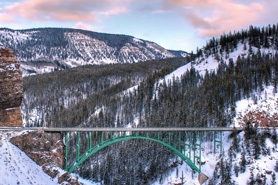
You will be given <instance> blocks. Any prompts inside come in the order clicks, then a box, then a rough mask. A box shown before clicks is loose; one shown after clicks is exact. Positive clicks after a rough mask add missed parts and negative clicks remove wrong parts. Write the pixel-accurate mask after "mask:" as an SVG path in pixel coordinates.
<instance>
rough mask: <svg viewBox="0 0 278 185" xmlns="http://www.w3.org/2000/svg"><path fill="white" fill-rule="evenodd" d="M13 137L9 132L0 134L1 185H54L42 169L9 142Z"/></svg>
mask: <svg viewBox="0 0 278 185" xmlns="http://www.w3.org/2000/svg"><path fill="white" fill-rule="evenodd" d="M12 135H15V133H11V132H0V167H1V168H0V175H1V181H0V184H1V185H14V184H21V185H29V184H37V185H45V184H47V185H52V184H53V185H54V184H58V180H57V179H56V180H53V179H52V178H51V177H50V176H48V175H47V174H45V173H44V172H43V170H42V167H41V166H39V165H37V164H36V163H35V162H34V161H32V160H31V159H30V158H29V157H28V156H27V155H26V154H25V153H24V152H22V151H21V150H20V149H19V148H17V147H16V146H14V145H13V144H11V143H10V142H9V138H10V137H11V136H12Z"/></svg>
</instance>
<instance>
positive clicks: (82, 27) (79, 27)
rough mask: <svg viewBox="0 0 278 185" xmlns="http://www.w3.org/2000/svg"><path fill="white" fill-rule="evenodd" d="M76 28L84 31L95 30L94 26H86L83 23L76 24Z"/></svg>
mask: <svg viewBox="0 0 278 185" xmlns="http://www.w3.org/2000/svg"><path fill="white" fill-rule="evenodd" d="M74 28H77V29H82V30H93V26H91V25H89V24H85V23H83V22H77V23H76V24H75V26H74Z"/></svg>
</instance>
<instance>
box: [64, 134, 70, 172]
mask: <svg viewBox="0 0 278 185" xmlns="http://www.w3.org/2000/svg"><path fill="white" fill-rule="evenodd" d="M68 136H69V132H65V145H66V147H65V170H66V171H68V152H69V144H68Z"/></svg>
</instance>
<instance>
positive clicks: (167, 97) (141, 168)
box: [22, 27, 278, 184]
mask: <svg viewBox="0 0 278 185" xmlns="http://www.w3.org/2000/svg"><path fill="white" fill-rule="evenodd" d="M258 30H260V29H257V28H252V29H250V30H248V31H243V32H242V33H239V34H237V33H236V34H234V35H232V34H231V35H228V36H227V35H224V36H222V37H221V38H220V39H212V40H211V41H210V42H208V45H207V46H205V47H204V48H202V49H198V50H197V53H196V55H192V56H191V57H188V58H187V59H188V60H189V62H190V63H185V61H184V63H183V65H184V66H183V67H180V68H178V69H177V71H174V72H173V73H170V74H169V72H170V71H172V70H167V72H165V70H164V71H163V69H162V68H160V69H158V68H153V69H152V70H151V71H152V72H151V73H148V75H143V73H141V74H140V73H137V74H135V73H127V74H126V75H123V76H122V75H119V76H118V77H117V78H116V80H115V77H114V76H109V77H107V78H102V79H101V80H103V82H101V80H97V82H98V83H96V84H94V85H92V84H93V83H91V82H94V81H96V80H94V78H93V77H92V76H90V75H89V76H88V78H83V77H82V76H83V73H77V75H76V77H78V80H79V79H80V81H78V80H69V79H75V78H67V75H66V76H64V75H61V74H62V72H57V73H53V74H52V76H50V77H49V76H48V75H49V74H48V75H39V76H34V77H28V78H25V79H26V84H28V88H26V89H25V93H26V102H25V103H24V105H23V108H22V110H23V111H25V113H24V115H26V116H25V118H24V119H25V120H30V118H31V117H33V118H34V117H35V119H34V120H31V121H30V122H29V123H31V124H30V125H40V124H42V123H43V122H44V121H45V122H48V123H49V124H50V125H52V126H80V127H127V126H129V127H229V126H230V127H231V126H233V123H234V121H235V117H236V116H237V113H239V110H240V109H238V108H239V106H240V105H239V104H240V101H246V100H248V101H253V102H254V103H255V102H257V104H260V103H264V102H269V103H270V104H269V105H268V106H266V107H271V106H273V105H274V106H276V105H277V103H273V101H277V84H278V56H277V47H278V44H277V43H278V42H277V40H278V39H277V37H278V34H277V33H278V32H277V29H276V27H274V28H271V32H270V31H268V32H265V31H264V32H263V31H261V30H260V31H258ZM262 30H263V29H262ZM268 30H269V28H268ZM168 60H169V62H171V63H168V64H171V65H172V64H173V63H172V62H173V61H172V60H173V59H171V60H170V59H168ZM184 60H185V59H184ZM165 61H166V60H165ZM158 62H160V61H158ZM140 64H143V63H140ZM145 64H147V63H145ZM149 64H151V63H149ZM159 64H161V63H159ZM180 64H181V63H180ZM129 65H130V64H129ZM171 65H170V66H171ZM111 66H113V65H111ZM133 66H135V65H134V64H132V65H130V66H129V67H131V68H133ZM151 66H152V64H151ZM166 66H167V64H166ZM178 66H180V65H176V67H178ZM90 67H92V66H90ZM105 67H106V66H105ZM113 67H115V66H113ZM137 67H139V66H137ZM140 68H141V67H140ZM78 69H80V70H82V71H84V70H86V69H87V70H88V71H90V69H91V68H88V66H84V68H75V69H71V70H76V71H77V70H78ZM141 69H142V68H141ZM147 69H149V68H148V67H147ZM136 71H137V70H136ZM143 71H144V69H143ZM63 73H67V71H63ZM69 73H70V72H69ZM54 74H55V78H56V79H59V80H61V81H62V80H65V82H67V83H61V84H66V85H63V86H65V87H63V86H60V85H59V86H57V81H56V80H51V79H53V78H52V77H53V76H54ZM166 74H168V75H166ZM56 75H57V76H56ZM60 75H61V76H60ZM100 75H101V73H100ZM173 75H174V76H175V77H173ZM80 76H81V77H82V78H79V77H80ZM85 77H86V76H85ZM55 78H54V79H55ZM96 79H98V78H96ZM138 79H139V80H138ZM67 80H69V81H70V82H71V83H70V86H71V87H66V86H67V84H68V81H67ZM90 80H91V82H90ZM113 80H114V81H113ZM82 81H84V82H82ZM108 81H109V83H108V84H106V83H107V82H108ZM34 82H36V83H34ZM59 83H60V82H59ZM42 87H43V88H42ZM77 87H78V89H77ZM130 87H133V88H130ZM127 88H128V90H126V89H127ZM91 89H93V90H91ZM270 89H271V90H270ZM271 91H272V92H271ZM270 93H271V94H270ZM270 95H271V96H270ZM65 96H67V98H64V97H65ZM262 96H265V97H266V98H262ZM256 99H257V101H256ZM271 102H272V103H271ZM250 106H252V105H251V104H250ZM258 107H259V109H258V110H260V109H264V105H263V107H262V108H261V107H260V106H258ZM241 108H242V107H241ZM255 110H257V109H256V108H255ZM266 110H267V111H268V109H266ZM272 110H273V111H274V112H275V111H276V113H277V109H274V108H273V109H272ZM252 111H254V109H253V110H252ZM242 112H243V113H245V112H246V113H248V110H245V109H244V110H243V111H242ZM247 115H248V114H247ZM261 115H262V114H261ZM263 116H267V115H263ZM272 117H273V115H272V114H271V117H269V118H270V119H266V122H267V123H271V119H272ZM243 118H244V116H243ZM255 118H256V117H255ZM239 121H240V122H243V123H241V124H242V125H244V126H245V125H247V124H248V120H244V119H240V120H239ZM27 123H28V121H27ZM252 123H253V122H252ZM252 125H254V126H255V124H252ZM260 126H264V125H260ZM267 126H271V124H267ZM276 126H277V125H276ZM242 133H243V132H242ZM242 133H233V134H232V135H230V134H225V135H224V137H223V139H224V140H225V146H224V148H225V150H224V151H225V152H224V154H223V155H221V156H222V158H216V156H212V155H211V154H206V153H205V152H206V151H207V150H206V149H205V150H204V152H203V153H202V156H205V158H204V159H205V160H213V161H214V162H215V161H216V160H217V163H216V164H215V163H214V164H212V162H207V164H209V167H207V168H206V169H207V170H212V169H215V173H210V174H208V175H210V184H232V183H233V181H235V182H234V183H235V184H239V183H240V179H239V178H237V173H238V176H239V177H242V176H246V178H245V179H244V181H245V182H247V181H248V178H249V177H252V175H251V174H250V175H249V172H252V168H253V167H255V168H257V165H258V164H260V163H261V162H264V161H266V164H269V163H271V162H273V161H275V160H277V157H276V156H277V145H275V144H276V143H277V133H276V131H273V132H271V133H269V132H268V131H265V132H252V133H251V135H252V138H251V139H250V138H248V137H247V136H246V137H245V134H242ZM246 133H247V134H249V132H246ZM275 137H276V140H275ZM82 139H84V140H85V136H84V137H83V138H82ZM166 140H167V136H166ZM206 140H208V141H212V140H213V135H212V134H207V135H206ZM243 140H244V142H243ZM269 140H271V141H270V142H269ZM239 141H242V142H239ZM236 143H240V144H241V145H242V146H240V147H239V148H240V149H237V148H236V147H234V146H236ZM85 146H86V145H84V146H83V147H85ZM204 146H208V147H211V148H210V150H209V151H212V150H213V149H212V148H213V146H212V143H211V142H210V144H209V143H208V144H207V145H206V144H204ZM258 146H259V147H258ZM261 146H263V147H261ZM154 148H155V150H154ZM249 149H250V151H248V150H249ZM202 151H203V148H202ZM244 151H247V154H245V156H246V160H248V163H247V162H246V161H245V163H244V160H243V159H241V157H240V155H241V153H243V152H244ZM268 151H269V152H268ZM72 153H74V149H73V152H72ZM259 153H261V154H262V155H260V154H259ZM234 155H236V157H233V156H234ZM112 156H113V157H112ZM231 156H232V157H231ZM71 157H72V158H73V157H74V156H71ZM175 157H176V155H175V154H174V153H172V152H170V151H169V150H166V149H165V148H163V147H162V146H161V145H156V144H154V143H152V142H148V141H144V142H142V141H140V140H138V141H135V140H134V141H132V142H131V141H130V142H129V141H127V142H122V143H117V144H115V145H113V146H111V147H110V148H106V149H105V150H103V151H100V152H99V154H98V155H95V156H92V158H90V160H88V161H86V162H85V163H84V164H83V165H81V166H80V168H79V169H77V170H76V173H79V174H80V175H81V176H83V177H85V178H89V179H93V180H94V181H96V182H104V183H105V184H119V183H126V184H135V183H138V184H152V183H153V182H154V181H155V180H157V179H162V180H161V181H163V179H167V176H168V173H169V171H170V170H169V166H170V164H171V162H172V161H173V160H175ZM247 157H248V158H247ZM260 157H261V159H263V160H261V161H259V160H258V158H260ZM265 157H267V158H268V159H269V160H266V159H265ZM270 158H271V160H270ZM126 159H129V160H126ZM233 160H235V161H236V165H235V166H231V164H233V163H232V161H233ZM107 161H109V162H107ZM202 162H203V161H202ZM177 163H178V162H177ZM108 164H109V165H108ZM210 165H211V166H210ZM239 165H241V168H242V170H241V172H238V167H239ZM107 166H109V168H108V169H107V168H106V167H107ZM277 166H278V165H277ZM259 168H260V167H259ZM273 168H274V165H270V166H268V167H267V170H272V171H271V172H269V171H267V172H266V171H265V170H262V169H260V170H255V172H254V174H253V176H255V177H252V178H250V182H251V180H252V179H253V181H254V179H259V178H260V177H262V178H263V176H264V175H265V174H264V173H270V174H274V175H277V172H276V171H275V172H274V169H273ZM277 168H278V167H277ZM220 169H221V170H220ZM243 169H244V170H243ZM246 169H247V170H246ZM108 172H109V174H108ZM190 172H191V171H190V169H189V171H186V173H188V174H189V173H190ZM211 172H212V171H211ZM246 172H248V173H246ZM257 172H259V173H257ZM123 174H128V175H123ZM137 174H140V176H138V175H137ZM177 174H179V175H181V174H180V173H178V172H177ZM262 174H263V175H262ZM274 175H272V176H274ZM177 176H178V175H177ZM193 176H194V174H193ZM196 176H197V175H196V174H195V177H196ZM256 176H258V178H257V177H256ZM272 176H268V175H265V177H266V179H267V180H266V182H267V184H269V183H270V182H271V181H273V180H271V178H273V177H272ZM107 177H109V178H107ZM131 177H132V178H131ZM180 177H181V176H179V177H178V178H180ZM164 182H165V183H167V182H168V181H167V180H165V181H164ZM189 182H190V179H189ZM274 184H275V180H274Z"/></svg>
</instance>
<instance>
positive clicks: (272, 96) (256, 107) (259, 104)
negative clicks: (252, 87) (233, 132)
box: [234, 85, 278, 127]
mask: <svg viewBox="0 0 278 185" xmlns="http://www.w3.org/2000/svg"><path fill="white" fill-rule="evenodd" d="M252 94H253V96H252V97H250V98H245V99H242V100H240V101H237V102H236V116H235V118H234V126H236V127H239V126H242V124H241V123H243V122H244V119H243V118H244V116H246V115H247V114H248V113H249V112H265V113H266V114H267V115H268V117H275V116H278V92H277V91H276V92H275V89H274V87H273V86H271V85H270V86H267V87H265V88H264V90H263V91H262V92H254V93H252Z"/></svg>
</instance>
